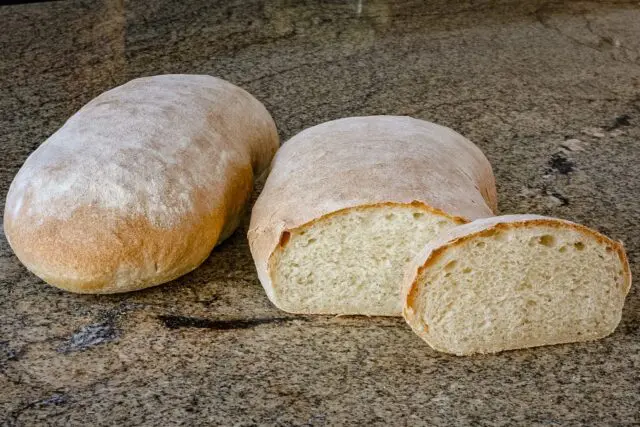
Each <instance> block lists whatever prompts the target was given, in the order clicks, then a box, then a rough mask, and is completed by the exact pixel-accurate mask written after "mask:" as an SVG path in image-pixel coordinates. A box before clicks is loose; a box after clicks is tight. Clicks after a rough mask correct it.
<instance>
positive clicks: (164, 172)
mask: <svg viewBox="0 0 640 427" xmlns="http://www.w3.org/2000/svg"><path fill="white" fill-rule="evenodd" d="M277 147H278V136H277V132H276V128H275V125H274V122H273V120H272V118H271V116H270V115H269V113H268V112H267V111H266V109H265V108H264V106H263V105H262V104H261V103H260V102H258V101H257V100H256V99H255V98H253V97H252V96H251V95H250V94H248V93H247V92H245V91H244V90H242V89H240V88H238V87H236V86H234V85H232V84H231V83H228V82H226V81H224V80H221V79H218V78H214V77H210V76H197V75H163V76H155V77H147V78H140V79H136V80H133V81H130V82H129V83H127V84H125V85H123V86H120V87H117V88H115V89H112V90H110V91H108V92H105V93H103V94H102V95H100V96H98V97H97V98H95V99H94V100H92V101H91V102H89V103H88V104H87V105H85V106H84V107H82V108H81V109H80V110H79V111H78V112H77V113H76V114H75V115H73V116H72V117H71V118H70V119H69V120H68V121H67V122H66V123H65V124H64V126H63V127H62V128H61V129H59V130H58V131H57V132H56V133H54V134H53V135H52V136H51V137H50V138H49V139H48V140H47V141H45V142H44V143H43V144H42V145H41V146H40V147H38V149H37V150H35V151H34V152H33V153H32V154H31V155H30V156H29V158H28V159H27V160H26V162H25V163H24V165H23V166H22V168H21V169H20V171H19V172H18V174H17V175H16V177H15V179H14V181H13V183H12V184H11V187H10V189H9V193H8V195H7V203H6V206H5V214H4V230H5V234H6V236H7V239H8V241H9V243H10V245H11V247H12V248H13V250H14V252H15V253H16V255H17V256H18V258H19V259H20V261H21V262H22V263H23V264H24V265H25V266H26V267H27V268H28V269H29V270H31V271H32V272H33V273H34V274H36V275H37V276H39V277H41V278H42V279H43V280H45V281H46V282H48V283H50V284H52V285H55V286H58V287H60V288H63V289H66V290H69V291H72V292H82V293H113V292H125V291H131V290H135V289H141V288H145V287H148V286H153V285H157V284H160V283H163V282H167V281H169V280H172V279H174V278H176V277H178V276H180V275H182V274H185V273H187V272H189V271H191V270H193V269H194V268H196V267H197V266H198V265H199V264H200V263H202V261H204V259H205V258H206V257H207V256H208V254H209V253H210V252H211V250H212V248H213V247H214V245H215V244H216V243H217V242H220V241H221V240H223V239H224V238H226V237H227V236H229V235H230V234H231V233H232V232H233V230H234V229H235V228H236V226H237V225H238V222H239V220H240V217H241V213H242V211H243V208H244V206H245V202H246V201H247V199H248V198H249V196H250V193H251V189H252V185H253V179H254V177H255V176H256V174H259V173H261V172H262V171H263V170H264V169H266V168H267V166H268V165H269V162H270V161H271V159H272V157H273V154H274V153H275V151H276V150H277Z"/></svg>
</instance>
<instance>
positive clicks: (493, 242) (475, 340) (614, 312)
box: [403, 215, 631, 355]
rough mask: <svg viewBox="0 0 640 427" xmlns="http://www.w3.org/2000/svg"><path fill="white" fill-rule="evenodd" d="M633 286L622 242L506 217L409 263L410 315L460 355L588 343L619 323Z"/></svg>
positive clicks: (469, 228)
mask: <svg viewBox="0 0 640 427" xmlns="http://www.w3.org/2000/svg"><path fill="white" fill-rule="evenodd" d="M630 285H631V273H630V271H629V265H628V262H627V259H626V255H625V253H624V250H623V248H622V245H621V244H620V243H619V242H615V241H613V240H611V239H609V238H607V237H605V236H603V235H601V234H599V233H597V232H595V231H593V230H590V229H588V228H586V227H584V226H580V225H578V224H574V223H572V222H569V221H565V220H560V219H555V218H547V217H541V216H536V215H508V216H502V217H495V218H487V219H480V220H477V221H474V222H472V223H469V224H465V225H462V226H459V227H455V228H452V229H450V230H448V231H447V232H445V233H443V235H441V236H438V238H437V239H435V240H433V241H431V242H430V243H429V244H428V245H427V247H426V248H425V249H424V251H423V252H422V254H421V255H419V256H418V257H417V258H416V259H415V260H414V263H413V265H412V267H411V268H409V269H408V270H407V274H406V276H405V298H404V303H405V305H404V309H403V314H404V316H405V318H406V320H407V322H408V323H409V325H410V326H411V327H412V329H413V330H414V331H415V332H416V333H417V334H418V335H419V336H421V337H422V338H423V339H424V340H425V341H426V342H427V343H428V344H429V345H431V346H432V347H433V348H434V349H436V350H440V351H444V352H447V353H454V354H457V355H468V354H474V353H495V352H499V351H503V350H510V349H518V348H525V347H535V346H541V345H550V344H560V343H568V342H576V341H589V340H595V339H598V338H602V337H604V336H607V335H609V334H610V333H612V332H613V331H614V329H615V328H616V327H617V325H618V323H619V322H620V318H621V314H622V307H623V305H624V299H625V296H626V295H627V293H628V291H629V287H630Z"/></svg>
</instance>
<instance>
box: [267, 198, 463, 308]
mask: <svg viewBox="0 0 640 427" xmlns="http://www.w3.org/2000/svg"><path fill="white" fill-rule="evenodd" d="M463 221H464V220H462V219H461V218H456V217H451V216H448V215H446V214H444V213H442V212H440V211H438V210H435V209H432V208H429V207H428V206H425V205H423V204H421V203H417V202H414V203H412V204H400V203H384V204H379V205H371V206H360V207H356V208H350V209H344V210H341V211H337V212H334V213H332V214H329V215H326V216H324V217H322V218H320V219H318V220H315V221H312V222H310V223H307V224H305V225H303V226H301V227H298V228H296V229H293V230H288V231H284V232H283V233H282V234H281V237H280V244H279V245H278V248H277V249H276V250H275V251H274V253H273V255H272V257H271V260H270V262H271V271H272V275H273V277H272V279H273V283H274V288H273V293H272V295H271V297H272V300H273V302H274V304H275V305H276V306H278V307H279V308H281V309H282V310H285V311H289V312H293V313H313V314H352V315H369V316H400V315H401V310H402V304H401V298H400V290H401V287H400V283H401V279H402V273H403V271H404V267H405V266H406V264H407V263H409V262H410V261H411V260H412V259H413V257H414V256H415V255H416V254H417V252H418V251H419V250H420V249H422V248H423V247H424V245H425V244H426V243H427V242H428V241H429V240H431V239H432V238H433V237H434V236H436V235H437V234H438V233H439V232H441V231H443V230H446V229H448V228H451V227H454V226H455V225H456V224H460V223H462V222H463Z"/></svg>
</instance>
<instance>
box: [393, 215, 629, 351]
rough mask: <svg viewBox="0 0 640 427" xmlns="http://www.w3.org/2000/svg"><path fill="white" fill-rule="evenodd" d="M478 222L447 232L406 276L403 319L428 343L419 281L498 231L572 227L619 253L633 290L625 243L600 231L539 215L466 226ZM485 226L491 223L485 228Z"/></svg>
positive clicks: (492, 219) (488, 219) (484, 220)
mask: <svg viewBox="0 0 640 427" xmlns="http://www.w3.org/2000/svg"><path fill="white" fill-rule="evenodd" d="M511 218H513V219H511ZM475 223H477V224H478V227H477V229H475V230H473V231H470V230H466V231H465V232H460V231H459V229H460V227H458V228H457V229H456V228H454V229H452V230H450V231H449V232H447V233H445V236H444V237H441V238H440V239H438V240H437V241H434V242H431V243H430V244H429V245H428V247H427V249H426V250H425V253H423V254H424V255H423V257H422V258H420V257H418V258H416V266H415V267H414V268H413V269H411V270H410V271H409V273H408V275H407V276H406V277H405V285H404V287H405V293H404V298H405V300H404V304H403V316H404V317H405V320H406V321H407V323H409V325H411V326H412V328H413V329H414V331H415V332H416V333H418V335H419V336H420V337H421V338H423V339H424V340H425V341H427V342H428V340H427V339H426V335H425V334H424V333H420V332H419V331H424V332H427V331H428V325H426V324H424V323H423V322H422V321H420V320H417V319H416V317H419V316H418V313H416V299H417V297H418V294H419V293H420V291H421V289H420V285H419V283H418V279H419V278H420V277H421V276H422V274H423V272H424V271H425V270H426V269H428V268H430V267H432V266H433V265H435V264H436V263H437V262H438V260H439V259H440V258H441V257H442V256H443V255H444V253H445V252H447V251H448V250H449V249H451V248H455V247H459V246H461V245H463V244H464V243H465V242H467V241H468V240H471V239H474V238H477V237H487V236H490V235H492V234H493V233H495V232H502V231H509V230H511V229H515V228H524V227H536V226H547V227H552V228H558V229H561V228H571V229H573V230H575V231H577V232H580V233H582V234H586V235H588V236H590V237H592V238H594V239H595V240H596V241H598V242H599V243H601V244H603V245H605V246H607V247H610V248H612V249H613V250H615V251H616V253H617V255H618V257H619V259H620V262H621V263H622V265H623V273H624V283H625V295H626V294H628V292H629V289H630V288H631V280H632V278H631V269H630V267H629V261H628V259H627V255H626V253H625V251H624V247H623V245H622V242H617V241H615V240H613V239H610V238H608V237H607V236H605V235H603V234H601V233H599V232H598V231H596V230H593V229H591V228H588V227H586V226H584V225H581V224H576V223H574V222H571V221H567V220H563V219H559V218H548V217H541V216H538V215H510V216H503V217H494V218H487V219H481V220H477V221H474V222H472V223H468V224H466V227H469V228H472V227H474V226H475V225H476V224H475ZM483 223H488V224H486V225H485V224H483ZM448 237H450V238H448ZM421 259H422V261H421ZM416 322H420V327H419V328H415V327H414V326H416V324H415V323H416Z"/></svg>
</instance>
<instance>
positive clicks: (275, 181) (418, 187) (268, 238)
mask: <svg viewBox="0 0 640 427" xmlns="http://www.w3.org/2000/svg"><path fill="white" fill-rule="evenodd" d="M495 209H496V189H495V183H494V177H493V174H492V171H491V166H490V164H489V162H488V161H487V159H486V158H485V157H484V155H483V154H482V152H481V151H480V149H478V148H477V147H476V146H475V145H473V144H472V143H471V142H470V141H468V140H467V139H465V138H464V137H462V136H461V135H459V134H457V133H456V132H454V131H452V130H451V129H448V128H445V127H442V126H438V125H436V124H433V123H429V122H425V121H422V120H416V119H412V118H409V117H394V116H375V117H354V118H347V119H341V120H335V121H332V122H328V123H324V124H321V125H318V126H314V127H312V128H310V129H307V130H305V131H303V132H301V133H299V134H298V135H296V136H294V137H293V138H291V140H289V141H288V142H287V143H285V144H284V145H283V147H282V148H281V149H280V151H279V152H278V154H277V155H276V157H275V159H274V161H273V163H272V168H271V172H270V175H269V177H268V179H267V182H266V184H265V187H264V190H263V192H262V194H261V195H260V197H259V198H258V200H257V202H256V204H255V206H254V208H253V213H252V217H251V226H250V230H249V243H250V247H251V252H252V254H253V257H254V260H255V263H256V267H257V270H258V275H259V278H260V281H261V282H262V285H263V286H264V288H265V290H266V293H267V295H268V296H269V298H270V299H271V301H272V302H273V303H274V304H275V305H276V306H278V307H279V308H281V309H283V310H285V311H289V312H293V313H327V314H364V315H383V316H400V315H401V311H402V304H401V300H400V284H401V279H402V270H403V267H404V266H405V264H406V263H407V262H408V261H409V260H411V259H412V257H413V256H414V255H415V253H416V252H417V251H418V250H419V249H421V248H423V247H424V245H425V244H426V243H427V242H428V241H429V240H430V239H431V238H433V237H434V236H435V235H436V234H437V233H438V232H439V231H441V230H444V229H447V228H450V227H453V226H454V225H456V224H460V223H463V222H465V221H467V220H471V219H476V218H480V217H487V216H491V215H493V214H494V210H495Z"/></svg>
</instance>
